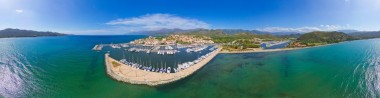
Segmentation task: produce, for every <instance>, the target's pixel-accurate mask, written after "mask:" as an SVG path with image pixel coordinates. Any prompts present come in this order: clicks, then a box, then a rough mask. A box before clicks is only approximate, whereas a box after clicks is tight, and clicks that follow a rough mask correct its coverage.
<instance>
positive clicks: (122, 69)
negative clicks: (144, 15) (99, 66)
mask: <svg viewBox="0 0 380 98" xmlns="http://www.w3.org/2000/svg"><path fill="white" fill-rule="evenodd" d="M220 51H221V48H218V50H217V51H216V52H214V53H212V54H211V55H210V56H208V57H207V58H205V59H204V60H202V61H200V62H199V63H197V64H195V65H193V66H191V67H189V68H187V69H184V70H182V71H179V72H177V73H158V72H149V71H144V70H140V69H136V68H133V67H131V66H128V65H125V64H123V63H121V62H119V61H117V60H115V59H113V58H111V57H109V54H108V53H107V54H105V63H106V64H105V65H106V72H107V74H108V75H109V76H110V77H111V78H113V79H115V80H117V81H121V82H125V83H130V84H145V85H149V86H157V85H162V84H167V83H171V82H174V81H177V80H180V79H182V78H185V77H187V76H190V75H191V74H193V73H194V72H196V71H198V70H199V69H201V68H202V67H203V66H204V65H206V64H207V63H208V62H209V61H211V60H212V59H213V58H214V57H215V56H216V55H218V53H219V52H220Z"/></svg>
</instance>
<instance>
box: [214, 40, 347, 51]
mask: <svg viewBox="0 0 380 98" xmlns="http://www.w3.org/2000/svg"><path fill="white" fill-rule="evenodd" d="M344 42H348V41H344ZM344 42H339V43H344ZM339 43H332V44H325V45H319V46H310V47H299V48H279V49H267V50H264V49H260V50H245V51H220V52H219V53H221V54H241V53H258V52H278V51H291V50H300V49H307V48H316V47H323V46H329V45H334V44H339Z"/></svg>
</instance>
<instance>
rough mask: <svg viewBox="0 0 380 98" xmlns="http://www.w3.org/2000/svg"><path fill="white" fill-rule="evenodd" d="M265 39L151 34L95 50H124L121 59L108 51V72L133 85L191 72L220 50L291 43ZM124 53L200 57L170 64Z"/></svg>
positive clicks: (152, 83) (169, 79) (153, 83)
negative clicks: (217, 40)
mask: <svg viewBox="0 0 380 98" xmlns="http://www.w3.org/2000/svg"><path fill="white" fill-rule="evenodd" d="M263 40H264V39H260V38H253V39H237V40H234V41H232V42H226V43H215V42H214V40H213V38H211V37H209V36H200V35H185V34H173V35H168V36H148V37H146V38H141V39H136V40H133V41H131V42H128V43H119V44H99V45H96V46H94V48H93V50H95V51H100V50H103V48H107V49H108V50H109V49H111V50H115V49H116V50H121V51H123V52H122V53H121V54H123V56H122V58H117V57H116V58H114V57H113V56H112V55H111V54H110V53H106V56H105V57H106V66H107V73H108V74H109V75H110V76H111V77H113V78H114V79H116V80H118V81H122V82H127V83H131V84H146V85H150V86H156V85H161V84H166V83H170V82H173V81H176V80H179V79H181V78H184V77H186V76H188V75H191V74H192V73H194V72H195V71H197V70H198V69H200V68H201V67H203V66H204V65H205V64H207V63H208V62H209V61H210V60H211V59H212V58H213V57H215V56H216V55H217V54H218V53H220V52H222V53H225V51H242V50H250V51H256V50H263V47H270V46H275V45H279V44H286V43H287V42H288V41H279V40H278V41H277V40H276V41H263ZM234 46H239V47H234ZM261 46H263V47H261ZM107 49H106V50H107ZM223 49H226V50H223ZM111 52H112V51H111ZM124 53H140V54H141V53H142V54H148V55H152V56H153V55H155V56H158V57H159V56H160V55H161V56H162V57H164V56H166V55H168V56H170V55H173V56H174V55H177V53H180V54H181V53H182V54H181V55H184V54H185V55H193V56H196V55H197V56H196V58H195V59H191V60H189V61H180V60H179V61H178V60H176V63H174V65H173V64H169V65H167V62H166V61H160V63H157V64H154V63H153V64H152V62H151V61H150V62H149V63H148V61H143V60H142V58H141V57H138V55H133V54H130V55H127V56H125V55H124ZM193 53H195V54H193ZM231 53H233V52H231ZM145 59H149V58H145ZM157 59H158V58H157ZM178 59H180V58H178Z"/></svg>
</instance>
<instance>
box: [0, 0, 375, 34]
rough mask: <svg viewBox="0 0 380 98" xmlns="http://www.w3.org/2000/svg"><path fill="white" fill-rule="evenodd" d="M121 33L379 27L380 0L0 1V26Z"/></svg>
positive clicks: (73, 31) (72, 32)
mask: <svg viewBox="0 0 380 98" xmlns="http://www.w3.org/2000/svg"><path fill="white" fill-rule="evenodd" d="M4 28H20V29H32V30H41V31H57V32H64V33H70V34H101V35H107V34H125V33H128V32H135V31H146V30H157V29H163V28H168V29H171V28H181V29H193V28H208V29H248V30H253V29H257V30H262V31H271V32H287V31H294V32H308V31H313V30H326V31H332V30H340V29H356V30H364V31H371V30H380V0H124V1H121V0H115V1H112V0H107V1H105V0H0V29H4Z"/></svg>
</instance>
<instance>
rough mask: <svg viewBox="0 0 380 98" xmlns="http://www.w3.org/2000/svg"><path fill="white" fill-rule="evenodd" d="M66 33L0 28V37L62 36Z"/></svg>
mask: <svg viewBox="0 0 380 98" xmlns="http://www.w3.org/2000/svg"><path fill="white" fill-rule="evenodd" d="M64 35H66V34H61V33H56V32H48V31H46V32H41V31H32V30H20V29H10V28H8V29H4V30H0V38H8V37H38V36H64Z"/></svg>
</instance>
